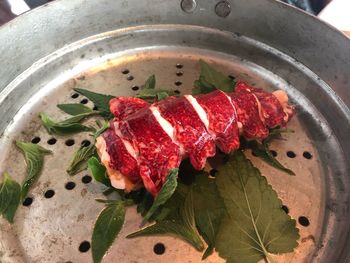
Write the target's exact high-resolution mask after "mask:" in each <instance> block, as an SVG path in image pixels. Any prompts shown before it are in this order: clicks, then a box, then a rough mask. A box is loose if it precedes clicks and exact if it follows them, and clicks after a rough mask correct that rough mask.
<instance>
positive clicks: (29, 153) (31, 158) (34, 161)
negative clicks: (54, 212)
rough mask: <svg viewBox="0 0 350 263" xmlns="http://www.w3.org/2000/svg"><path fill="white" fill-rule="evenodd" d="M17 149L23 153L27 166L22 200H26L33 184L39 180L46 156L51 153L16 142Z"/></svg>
mask: <svg viewBox="0 0 350 263" xmlns="http://www.w3.org/2000/svg"><path fill="white" fill-rule="evenodd" d="M16 145H17V147H18V148H19V149H20V150H21V151H22V152H23V154H24V159H25V161H26V164H27V176H26V178H25V179H24V181H23V183H22V190H21V198H22V200H23V199H24V198H26V196H27V194H28V191H29V189H30V187H31V186H32V184H33V183H34V182H35V181H36V180H37V178H38V177H39V175H40V172H41V170H42V167H43V164H44V156H45V155H47V154H49V153H51V151H49V150H47V149H45V148H43V147H41V146H39V145H37V144H33V143H25V142H19V141H16Z"/></svg>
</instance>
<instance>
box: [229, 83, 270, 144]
mask: <svg viewBox="0 0 350 263" xmlns="http://www.w3.org/2000/svg"><path fill="white" fill-rule="evenodd" d="M230 96H231V98H232V101H233V102H234V105H235V107H236V110H237V115H238V121H239V122H240V123H242V126H243V135H244V136H245V137H246V138H247V139H253V138H256V139H264V138H266V137H267V136H268V134H269V130H268V129H267V128H266V126H265V125H264V123H263V122H262V120H261V118H260V112H259V107H260V106H259V105H258V101H257V98H256V97H255V96H254V94H252V92H251V87H249V86H248V85H246V84H245V83H244V82H238V83H237V84H236V89H235V92H233V93H231V94H230Z"/></svg>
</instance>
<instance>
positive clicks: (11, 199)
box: [0, 173, 21, 223]
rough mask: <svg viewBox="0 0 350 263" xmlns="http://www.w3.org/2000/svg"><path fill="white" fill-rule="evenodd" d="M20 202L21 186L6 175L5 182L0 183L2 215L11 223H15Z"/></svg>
mask: <svg viewBox="0 0 350 263" xmlns="http://www.w3.org/2000/svg"><path fill="white" fill-rule="evenodd" d="M20 200H21V186H20V185H19V183H17V182H16V181H14V180H13V179H12V178H11V177H10V175H9V174H7V173H4V176H3V182H2V183H0V215H2V216H3V217H4V218H5V219H6V220H7V221H9V222H10V223H13V219H14V217H15V213H16V210H17V208H18V205H19V202H20Z"/></svg>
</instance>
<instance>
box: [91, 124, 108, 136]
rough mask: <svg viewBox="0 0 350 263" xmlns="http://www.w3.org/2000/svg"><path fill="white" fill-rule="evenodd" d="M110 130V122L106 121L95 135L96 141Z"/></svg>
mask: <svg viewBox="0 0 350 263" xmlns="http://www.w3.org/2000/svg"><path fill="white" fill-rule="evenodd" d="M108 128H109V122H107V121H105V122H103V123H102V124H101V126H100V128H99V129H98V130H97V131H96V132H95V133H94V139H95V140H96V139H97V137H99V136H100V135H101V134H102V133H103V132H104V131H105V130H107V129H108Z"/></svg>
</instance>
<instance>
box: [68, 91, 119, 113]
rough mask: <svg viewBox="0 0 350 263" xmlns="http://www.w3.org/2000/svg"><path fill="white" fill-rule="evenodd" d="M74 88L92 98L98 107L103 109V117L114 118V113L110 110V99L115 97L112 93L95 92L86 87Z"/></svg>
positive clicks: (100, 109)
mask: <svg viewBox="0 0 350 263" xmlns="http://www.w3.org/2000/svg"><path fill="white" fill-rule="evenodd" d="M74 90H75V91H76V92H78V93H80V94H81V95H83V96H85V97H86V98H88V99H89V100H91V101H92V102H93V103H94V104H95V106H96V107H97V109H98V110H99V111H101V115H102V116H103V117H106V118H108V119H112V118H113V114H112V113H111V111H110V110H109V101H110V100H111V99H113V98H115V97H114V96H112V95H104V94H100V93H95V92H92V91H89V90H86V89H80V88H74Z"/></svg>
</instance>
